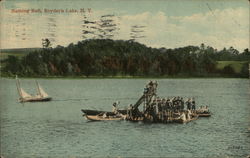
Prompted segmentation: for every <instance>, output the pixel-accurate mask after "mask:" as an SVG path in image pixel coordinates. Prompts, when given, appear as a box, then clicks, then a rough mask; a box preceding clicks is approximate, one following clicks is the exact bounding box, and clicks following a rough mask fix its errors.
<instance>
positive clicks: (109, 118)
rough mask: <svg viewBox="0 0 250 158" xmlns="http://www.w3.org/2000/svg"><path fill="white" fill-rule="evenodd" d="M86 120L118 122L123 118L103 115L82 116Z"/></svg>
mask: <svg viewBox="0 0 250 158" xmlns="http://www.w3.org/2000/svg"><path fill="white" fill-rule="evenodd" d="M84 116H85V117H86V119H88V120H90V121H118V120H124V119H125V116H123V115H121V116H118V115H116V116H106V117H104V116H103V115H84Z"/></svg>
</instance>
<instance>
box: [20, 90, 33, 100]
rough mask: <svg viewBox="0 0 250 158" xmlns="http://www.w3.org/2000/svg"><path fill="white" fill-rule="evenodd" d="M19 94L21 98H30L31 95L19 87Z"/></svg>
mask: <svg viewBox="0 0 250 158" xmlns="http://www.w3.org/2000/svg"><path fill="white" fill-rule="evenodd" d="M20 95H21V97H22V98H31V97H32V96H31V95H30V94H28V93H27V92H25V91H24V90H23V89H22V88H20Z"/></svg>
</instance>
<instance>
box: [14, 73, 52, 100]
mask: <svg viewBox="0 0 250 158" xmlns="http://www.w3.org/2000/svg"><path fill="white" fill-rule="evenodd" d="M16 85H17V91H18V94H19V97H20V98H19V102H40V101H50V100H52V98H51V97H49V95H48V94H47V93H46V92H45V91H44V90H43V88H42V87H41V86H40V85H39V83H38V82H37V81H36V85H37V95H30V94H28V93H27V92H25V91H24V90H23V88H21V86H20V81H19V79H18V78H17V76H16Z"/></svg>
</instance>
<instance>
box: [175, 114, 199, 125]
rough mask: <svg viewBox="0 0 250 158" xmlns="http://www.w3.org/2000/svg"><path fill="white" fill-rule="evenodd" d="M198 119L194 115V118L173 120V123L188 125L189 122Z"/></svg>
mask: <svg viewBox="0 0 250 158" xmlns="http://www.w3.org/2000/svg"><path fill="white" fill-rule="evenodd" d="M198 117H199V116H198V115H196V116H194V117H192V118H191V119H185V120H183V119H181V118H177V119H174V122H176V123H188V122H190V121H193V120H197V119H198Z"/></svg>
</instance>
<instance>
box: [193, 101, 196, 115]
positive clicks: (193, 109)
mask: <svg viewBox="0 0 250 158" xmlns="http://www.w3.org/2000/svg"><path fill="white" fill-rule="evenodd" d="M195 106H196V105H195V100H194V98H193V99H192V111H193V112H194V111H195Z"/></svg>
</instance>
